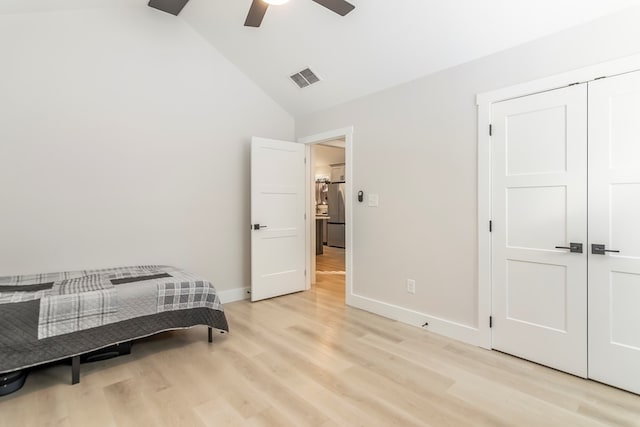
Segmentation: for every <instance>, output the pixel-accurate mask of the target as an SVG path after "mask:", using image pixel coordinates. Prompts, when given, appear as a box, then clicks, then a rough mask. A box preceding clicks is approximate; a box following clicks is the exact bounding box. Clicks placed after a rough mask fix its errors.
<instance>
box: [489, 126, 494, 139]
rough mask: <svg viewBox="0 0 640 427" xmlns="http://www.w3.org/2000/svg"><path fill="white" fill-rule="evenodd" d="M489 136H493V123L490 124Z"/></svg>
mask: <svg viewBox="0 0 640 427" xmlns="http://www.w3.org/2000/svg"><path fill="white" fill-rule="evenodd" d="M489 136H493V125H489Z"/></svg>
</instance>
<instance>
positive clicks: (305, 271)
mask: <svg viewBox="0 0 640 427" xmlns="http://www.w3.org/2000/svg"><path fill="white" fill-rule="evenodd" d="M304 275H305V277H306V276H307V269H306V268H305V270H304Z"/></svg>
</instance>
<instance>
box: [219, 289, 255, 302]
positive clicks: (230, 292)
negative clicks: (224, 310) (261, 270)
mask: <svg viewBox="0 0 640 427" xmlns="http://www.w3.org/2000/svg"><path fill="white" fill-rule="evenodd" d="M218 297H220V302H222V303H223V304H228V303H230V302H234V301H240V300H243V299H248V298H249V288H234V289H227V290H224V291H218Z"/></svg>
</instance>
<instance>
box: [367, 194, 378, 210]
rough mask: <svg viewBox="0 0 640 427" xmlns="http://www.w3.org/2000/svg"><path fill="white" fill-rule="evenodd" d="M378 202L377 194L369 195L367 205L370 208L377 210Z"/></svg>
mask: <svg viewBox="0 0 640 427" xmlns="http://www.w3.org/2000/svg"><path fill="white" fill-rule="evenodd" d="M378 201H379V198H378V195H377V194H369V199H368V204H369V206H370V207H373V208H377V207H378Z"/></svg>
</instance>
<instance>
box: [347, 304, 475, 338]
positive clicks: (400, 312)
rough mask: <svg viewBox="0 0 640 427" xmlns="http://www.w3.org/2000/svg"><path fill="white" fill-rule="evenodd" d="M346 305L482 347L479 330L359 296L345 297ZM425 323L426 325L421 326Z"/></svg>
mask: <svg viewBox="0 0 640 427" xmlns="http://www.w3.org/2000/svg"><path fill="white" fill-rule="evenodd" d="M347 305H350V306H352V307H355V308H360V309H362V310H366V311H370V312H372V313H375V314H378V315H380V316H383V317H387V318H389V319H393V320H397V321H398V322H402V323H407V324H409V325H414V326H417V327H419V328H423V329H426V330H428V331H431V332H435V333H437V334H440V335H444V336H446V337H449V338H453V339H455V340H458V341H462V342H466V343H468V344H472V345H475V346H480V347H483V345H482V344H483V337H482V334H481V333H480V330H479V329H478V328H474V327H472V326H468V325H464V324H461V323H457V322H452V321H450V320H446V319H442V318H439V317H436V316H431V315H428V314H425V313H420V312H418V311H414V310H409V309H407V308H404V307H400V306H397V305H394V304H389V303H386V302H382V301H378V300H375V299H372V298H368V297H363V296H361V295H355V294H351V295H349V296H348V297H347ZM425 323H428V325H426V326H423V325H424V324H425Z"/></svg>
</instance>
